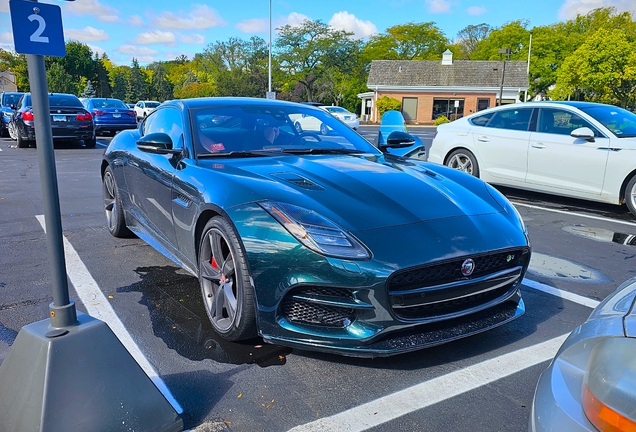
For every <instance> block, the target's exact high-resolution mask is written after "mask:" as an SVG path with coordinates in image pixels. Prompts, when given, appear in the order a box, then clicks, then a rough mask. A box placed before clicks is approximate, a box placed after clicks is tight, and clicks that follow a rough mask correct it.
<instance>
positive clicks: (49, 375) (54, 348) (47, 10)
mask: <svg viewBox="0 0 636 432" xmlns="http://www.w3.org/2000/svg"><path fill="white" fill-rule="evenodd" d="M9 7H10V12H11V24H12V27H13V38H14V42H15V48H16V51H17V52H19V53H23V54H26V57H27V66H28V72H29V84H30V87H31V100H32V103H33V117H34V126H35V141H36V146H37V152H38V161H39V168H40V179H41V186H42V200H43V204H44V216H45V225H46V238H47V247H48V254H49V258H50V261H51V270H52V281H51V285H52V288H53V303H51V304H50V305H49V315H50V317H49V318H48V319H45V320H43V321H38V322H35V323H33V324H29V325H26V326H24V327H22V329H21V330H20V332H19V333H18V336H17V337H16V339H15V341H14V343H13V345H12V346H11V350H10V351H9V353H8V354H7V356H6V358H5V359H4V361H3V362H2V364H1V365H0V418H1V419H2V428H3V430H16V431H17V430H29V431H31V430H49V431H85V430H122V429H126V430H153V431H155V430H156V431H163V432H177V431H182V430H183V420H182V419H181V417H180V416H179V414H180V412H177V409H178V410H179V411H181V407H179V406H178V403H176V401H175V402H174V404H175V405H176V408H175V407H174V406H172V405H171V404H170V402H168V400H167V399H166V397H165V396H164V395H163V394H161V392H160V391H159V390H158V388H157V387H156V386H155V384H154V383H153V382H152V381H151V380H150V378H148V376H147V375H146V374H145V373H144V371H143V370H142V369H141V367H140V366H139V365H138V364H137V362H136V361H135V360H134V359H133V357H132V356H131V355H130V353H129V352H128V351H127V350H126V348H125V347H124V346H123V345H122V344H121V342H120V341H119V339H117V337H116V336H115V334H114V333H113V332H112V330H111V329H110V328H109V327H108V325H106V323H104V322H102V321H100V320H97V319H95V318H93V317H91V316H89V315H86V314H83V313H78V312H77V311H76V310H75V303H74V302H73V301H72V300H70V298H69V290H68V279H67V275H66V261H65V258H64V241H63V237H62V218H61V215H60V202H59V191H58V185H57V173H56V169H55V153H54V149H53V135H52V132H51V114H50V106H49V97H48V89H47V82H46V68H45V63H44V56H45V55H48V56H58V57H63V56H65V55H66V46H65V44H64V32H63V29H62V13H61V9H60V7H59V6H56V5H51V4H43V3H38V2H37V1H35V0H33V1H25V0H10V1H9ZM124 407H125V409H123V408H124Z"/></svg>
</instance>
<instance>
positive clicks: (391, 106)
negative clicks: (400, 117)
mask: <svg viewBox="0 0 636 432" xmlns="http://www.w3.org/2000/svg"><path fill="white" fill-rule="evenodd" d="M375 106H376V107H377V108H378V112H379V113H380V116H382V114H384V113H385V112H387V111H390V110H396V111H399V110H400V109H401V108H402V102H400V101H399V100H397V99H394V98H392V97H389V96H382V97H381V98H379V99H378V100H377V101H376V102H375Z"/></svg>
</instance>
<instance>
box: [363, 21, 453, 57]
mask: <svg viewBox="0 0 636 432" xmlns="http://www.w3.org/2000/svg"><path fill="white" fill-rule="evenodd" d="M447 46H448V39H447V38H446V36H445V35H444V33H443V32H442V31H441V30H440V29H439V28H438V27H437V26H436V25H435V23H433V22H426V23H408V24H400V25H395V26H393V27H389V28H388V29H387V30H386V32H385V33H382V34H379V35H377V36H373V37H371V39H370V40H369V42H368V43H367V44H366V46H365V47H364V59H365V60H366V61H369V62H370V61H371V60H437V59H441V58H442V52H444V50H445V49H446V47H447Z"/></svg>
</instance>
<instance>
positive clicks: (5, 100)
mask: <svg viewBox="0 0 636 432" xmlns="http://www.w3.org/2000/svg"><path fill="white" fill-rule="evenodd" d="M21 97H22V93H5V94H4V95H3V96H2V105H4V106H11V105H16V106H17V105H18V101H19V100H20V98H21Z"/></svg>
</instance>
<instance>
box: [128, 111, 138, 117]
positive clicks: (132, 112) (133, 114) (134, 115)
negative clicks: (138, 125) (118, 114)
mask: <svg viewBox="0 0 636 432" xmlns="http://www.w3.org/2000/svg"><path fill="white" fill-rule="evenodd" d="M126 114H128V115H129V116H131V117H137V114H135V112H134V111H126Z"/></svg>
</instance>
